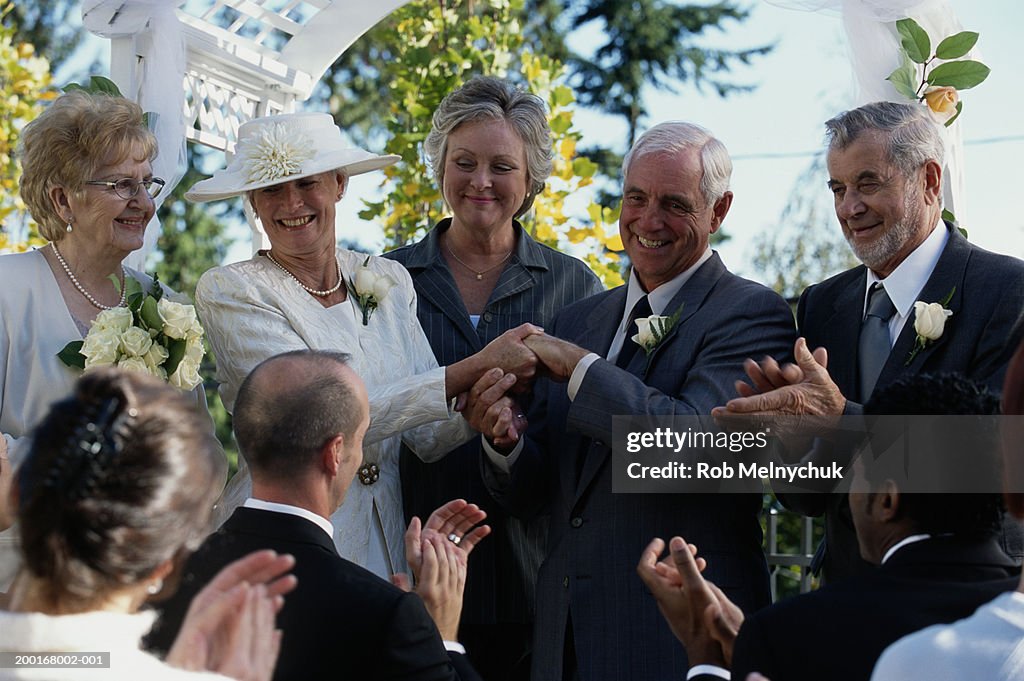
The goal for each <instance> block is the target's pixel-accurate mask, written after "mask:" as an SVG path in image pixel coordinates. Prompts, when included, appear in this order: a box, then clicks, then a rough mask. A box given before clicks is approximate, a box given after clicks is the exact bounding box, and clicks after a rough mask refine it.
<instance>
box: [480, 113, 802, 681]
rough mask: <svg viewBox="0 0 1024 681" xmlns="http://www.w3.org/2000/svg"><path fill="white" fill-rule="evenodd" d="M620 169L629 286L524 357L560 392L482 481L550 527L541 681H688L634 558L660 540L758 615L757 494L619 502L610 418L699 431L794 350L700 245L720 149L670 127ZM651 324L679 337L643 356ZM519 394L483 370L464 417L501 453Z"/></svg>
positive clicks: (718, 213) (539, 404)
mask: <svg viewBox="0 0 1024 681" xmlns="http://www.w3.org/2000/svg"><path fill="white" fill-rule="evenodd" d="M623 166H624V168H623V170H624V176H625V179H624V191H623V204H622V213H621V217H620V219H619V233H620V234H621V236H622V242H623V244H624V246H625V249H626V252H627V253H628V255H629V257H630V261H631V263H632V265H633V269H632V273H631V275H630V280H629V283H628V284H626V285H624V286H620V287H619V288H616V289H614V290H612V291H608V292H605V293H601V294H598V295H596V296H593V297H591V298H587V299H585V300H583V301H580V302H578V303H575V304H573V305H571V306H569V307H567V308H566V309H565V310H564V311H563V312H561V313H560V314H559V315H558V317H557V318H556V320H555V322H554V323H553V324H552V325H551V328H550V329H549V332H550V333H551V334H552V335H551V336H541V335H537V336H533V337H532V338H531V339H530V340H531V344H530V347H531V349H533V350H534V352H536V353H537V355H538V357H539V358H540V360H541V361H542V362H543V363H544V364H545V366H546V369H547V371H548V373H549V375H550V376H551V377H552V378H553V379H554V380H553V381H542V382H538V384H537V388H536V391H535V395H534V401H533V403H532V404H531V406H530V409H529V417H530V418H529V421H530V427H529V436H528V437H527V438H525V439H524V441H523V443H522V444H521V445H517V446H516V448H515V449H513V450H512V451H511V452H510V453H508V456H507V458H506V456H505V455H503V454H501V453H499V452H498V451H495V448H494V447H492V446H491V444H490V443H485V449H486V450H487V451H486V454H485V455H486V458H485V459H484V461H483V464H482V465H483V467H484V468H483V473H484V476H485V480H486V481H487V483H488V486H489V488H490V489H491V491H492V494H494V495H495V498H496V499H497V500H498V501H499V502H500V503H502V504H503V505H504V506H506V507H507V508H508V509H509V510H510V512H512V513H514V514H518V515H523V516H529V515H530V514H535V513H550V516H551V529H550V537H549V542H548V548H547V553H546V557H545V560H544V564H543V565H542V567H541V571H540V575H539V579H538V587H537V589H538V598H537V620H536V621H537V625H536V632H535V637H534V657H533V674H532V678H533V679H534V681H545V680H548V679H582V680H583V681H594V680H598V679H609V680H611V679H626V678H635V679H641V678H642V679H648V680H657V679H672V680H673V681H678V679H681V678H683V676H684V674H685V673H686V669H687V663H686V655H685V652H684V651H683V650H681V649H680V648H679V646H678V645H677V644H676V643H675V641H674V640H673V639H672V637H671V636H670V635H668V632H666V631H665V629H664V626H662V624H661V622H660V621H659V619H660V617H659V615H658V612H657V608H656V607H655V604H654V601H653V600H652V599H651V597H650V594H649V593H647V592H646V590H645V589H644V588H643V585H642V584H641V583H640V582H639V580H637V579H636V576H635V574H634V571H633V570H634V568H633V565H632V563H633V561H632V560H631V559H630V557H629V554H630V551H631V550H635V551H636V552H639V550H640V549H641V548H642V546H641V544H642V542H643V541H644V539H643V537H645V536H647V534H646V533H648V532H651V531H655V530H656V528H669V527H677V526H678V524H679V523H682V524H683V525H685V526H686V527H687V528H688V531H691V532H694V533H696V534H698V535H700V536H701V537H702V538H703V541H705V542H707V544H708V547H709V550H710V551H712V552H714V554H715V556H716V561H717V566H716V568H714V569H715V574H716V577H717V578H718V579H721V580H723V588H724V589H726V590H727V591H728V592H729V594H730V596H731V597H733V598H734V599H736V601H737V602H738V603H740V604H741V605H742V606H743V607H745V608H748V609H751V610H753V609H756V608H759V607H762V606H764V605H766V604H767V603H768V600H769V592H768V581H767V567H766V564H765V559H764V555H763V553H762V551H761V530H760V526H759V524H758V515H759V513H760V509H761V495H760V494H746V495H728V494H718V495H715V494H657V493H649V494H613V491H612V476H613V468H614V466H613V461H612V457H611V442H612V417H613V416H615V415H634V416H641V417H644V416H680V417H685V416H699V415H707V414H708V412H709V411H710V409H711V407H713V406H714V405H715V404H717V403H719V402H718V401H719V400H720V399H721V398H722V397H723V396H724V395H725V394H726V392H727V390H729V389H730V388H731V386H732V385H733V382H734V381H735V380H736V379H738V378H740V377H741V376H742V358H743V357H745V356H747V355H748V354H749V353H751V352H754V353H757V354H764V353H767V354H770V355H774V356H776V357H781V356H783V355H784V354H785V353H786V351H787V348H789V347H790V345H791V343H792V340H793V338H794V328H793V317H792V314H791V313H790V311H789V308H788V307H787V305H786V304H785V302H784V301H783V300H782V299H781V298H780V297H779V296H778V295H776V294H775V293H774V292H772V291H771V290H769V289H767V288H765V287H763V286H760V285H758V284H755V283H753V282H751V281H747V280H745V279H741V278H740V277H737V276H735V275H733V274H731V273H730V272H729V271H728V270H727V269H726V268H725V265H723V264H722V261H721V260H720V259H719V257H718V255H717V254H715V253H714V252H713V251H712V250H711V248H710V247H709V245H708V241H709V237H710V236H711V234H713V233H714V232H715V231H716V230H717V229H718V228H719V227H720V226H721V224H722V221H723V220H724V219H725V216H726V214H727V213H728V211H729V206H730V204H731V202H732V193H731V192H730V191H728V188H729V177H730V174H731V170H732V164H731V161H730V159H729V155H728V152H727V151H726V150H725V147H724V146H723V145H722V143H721V142H719V141H718V140H716V139H715V138H714V137H712V136H711V134H710V133H708V131H706V130H704V129H703V128H701V127H699V126H696V125H692V124H689V123H682V122H671V123H663V124H661V125H658V126H656V127H654V128H652V129H651V130H649V131H647V132H646V133H645V134H644V135H642V136H641V137H640V139H639V140H638V141H637V143H636V145H635V146H634V147H633V149H632V150H631V151H630V153H629V154H628V155H627V157H626V159H625V162H624V164H623ZM644 308H646V309H644ZM640 309H643V312H637V311H638V310H640ZM631 313H632V314H631ZM652 313H656V314H658V315H662V316H664V317H674V318H675V321H674V323H670V326H671V328H668V329H664V333H663V334H662V335H660V337H658V338H655V339H654V340H653V341H652V342H649V343H647V344H646V345H647V347H646V348H645V349H649V350H650V352H649V353H645V352H640V351H638V350H640V349H641V348H640V345H639V343H638V342H637V341H636V340H634V334H637V338H640V340H644V338H643V337H642V335H641V334H640V333H638V327H637V325H636V324H635V322H634V319H640V320H641V321H644V322H645V324H644V325H645V326H646V321H648V320H649V315H651V314H652ZM645 318H646V319H645ZM562 339H564V340H562ZM616 362H617V363H618V364H619V365H621V366H622V367H624V368H620V366H617V365H616ZM558 381H562V382H558ZM564 381H568V388H567V386H566V385H565V384H564ZM514 382H515V377H514V376H511V375H509V376H502V375H501V372H500V370H492V371H491V372H489V373H488V374H487V375H485V377H484V378H482V379H481V381H480V382H478V383H477V385H476V386H475V387H474V389H473V390H472V391H471V395H470V406H469V407H468V408H467V412H465V413H466V414H467V418H468V419H469V420H470V422H471V423H473V424H474V426H475V427H477V428H478V429H479V430H480V431H481V432H482V433H484V434H486V435H488V436H497V437H498V439H497V440H496V441H495V442H494V443H493V444H494V445H497V446H502V445H506V444H510V443H509V442H508V440H510V439H514V436H515V435H516V434H517V431H518V429H519V428H521V427H522V424H521V423H519V421H518V419H517V414H516V411H515V409H514V404H512V403H511V402H510V401H509V399H510V398H508V397H507V396H503V395H504V393H505V391H507V390H509V389H510V388H511V387H512V385H513V384H514ZM510 426H512V428H513V431H516V432H513V433H512V434H511V435H510V434H509V433H508V429H509V427H510Z"/></svg>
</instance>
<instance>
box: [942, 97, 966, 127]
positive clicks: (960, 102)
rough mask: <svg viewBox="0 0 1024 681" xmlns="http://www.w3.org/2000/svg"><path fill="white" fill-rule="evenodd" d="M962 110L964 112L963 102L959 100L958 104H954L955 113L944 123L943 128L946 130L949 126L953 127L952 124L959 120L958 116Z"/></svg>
mask: <svg viewBox="0 0 1024 681" xmlns="http://www.w3.org/2000/svg"><path fill="white" fill-rule="evenodd" d="M963 110H964V102H963V100H960V101H959V102H957V103H956V113H955V114H953V116H952V118H950V119H949V120H948V121H946V123H945V126H946V127H947V128H948V127H949V126H951V125H953V122H954V121H955V120H956V119H958V118H960V114H961V113H962V112H963Z"/></svg>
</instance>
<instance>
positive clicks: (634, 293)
mask: <svg viewBox="0 0 1024 681" xmlns="http://www.w3.org/2000/svg"><path fill="white" fill-rule="evenodd" d="M710 257H711V247H710V246H708V248H707V250H705V251H704V254H703V255H701V256H700V258H698V259H697V262H695V263H693V264H692V265H690V266H689V267H688V268H686V269H685V270H683V271H682V272H680V273H679V274H677V275H676V276H675V277H674V278H672V279H669V280H668V281H666V282H665V283H664V284H662V285H661V286H659V287H658V288H656V289H654V290H653V291H651V292H650V293H647V292H645V291H644V289H643V287H642V286H640V280H639V279H638V278H637V276H636V269H635V268H634V269H631V270H630V273H629V286H628V287H627V288H626V314H625V315H624V316H623V318H622V323H621V324H620V325H619V327H620V328H619V330H620V331H622V332H623V333H625V331H626V322H627V321H628V320H629V313H630V312H631V311H632V310H633V306H634V305H636V301H638V300H640V299H641V298H643V297H644V296H647V302H648V303H649V304H650V306H651V313H652V314H657V315H663V314H665V311H666V309H667V308H668V305H669V303H671V302H672V299H673V298H675V297H676V294H677V293H679V290H680V289H682V288H683V284H685V283H686V282H687V281H689V280H690V277H692V276H693V273H694V272H696V271H697V270H699V269H700V266H701V265H703V264H704V263H705V262H707V261H708V259H709V258H710Z"/></svg>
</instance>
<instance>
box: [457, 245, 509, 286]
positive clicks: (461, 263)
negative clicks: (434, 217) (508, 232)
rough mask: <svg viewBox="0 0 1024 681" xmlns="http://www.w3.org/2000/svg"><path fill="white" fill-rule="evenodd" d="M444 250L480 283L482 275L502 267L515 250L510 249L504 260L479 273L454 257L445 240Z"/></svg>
mask: <svg viewBox="0 0 1024 681" xmlns="http://www.w3.org/2000/svg"><path fill="white" fill-rule="evenodd" d="M444 248H445V250H446V251H448V255H450V256H452V257H453V258H455V262H457V263H459V264H460V265H462V266H463V267H465V268H466V269H467V270H469V271H470V272H472V273H473V274H475V275H476V280H477V281H480V280H481V279H483V278H484V275H485V274H487V273H488V272H491V271H493V270H495V269H497V268H498V267H501V266H502V265H504V264H505V261H506V260H508V259H509V258H511V257H512V253H513V251H514V250H515V249H512V250H511V251H509V252H508V253H506V254H505V257H504V258H502V259H501V260H499V261H498V262H496V263H494V264H493V265H491V266H490V267H488V268H487V269H486V270H483V271H481V270H478V269H476V268H475V267H470V266H469V265H467V264H466V263H464V262H463V261H462V258H460V257H459V256H457V255H455V251H453V250H452V247H451V246H449V245H448V243H447V240H446V241H445V245H444Z"/></svg>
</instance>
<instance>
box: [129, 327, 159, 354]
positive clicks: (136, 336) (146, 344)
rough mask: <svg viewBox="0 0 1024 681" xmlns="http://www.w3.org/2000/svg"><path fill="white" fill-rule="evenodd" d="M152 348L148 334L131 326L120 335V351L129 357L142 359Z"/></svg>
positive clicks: (151, 341)
mask: <svg viewBox="0 0 1024 681" xmlns="http://www.w3.org/2000/svg"><path fill="white" fill-rule="evenodd" d="M152 346H153V340H152V339H151V338H150V337H149V332H148V331H144V330H143V329H140V328H139V327H137V326H133V327H131V328H130V329H128V330H127V331H125V332H124V333H123V334H121V351H122V352H123V353H124V354H126V355H128V356H129V357H144V356H145V354H146V353H147V352H149V349H150V348H151V347H152Z"/></svg>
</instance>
